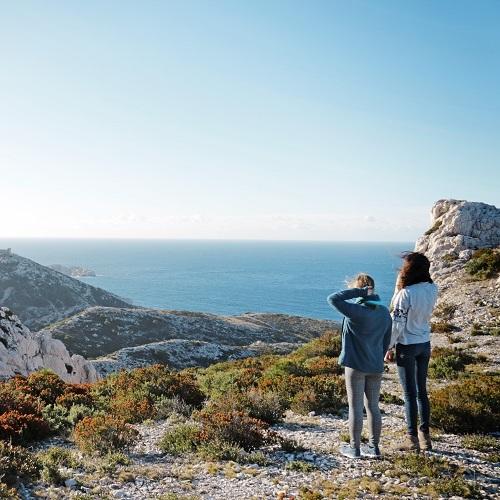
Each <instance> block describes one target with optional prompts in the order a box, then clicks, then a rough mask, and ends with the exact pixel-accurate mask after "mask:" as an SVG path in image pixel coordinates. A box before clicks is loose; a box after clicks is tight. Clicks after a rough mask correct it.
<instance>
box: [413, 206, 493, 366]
mask: <svg viewBox="0 0 500 500" xmlns="http://www.w3.org/2000/svg"><path fill="white" fill-rule="evenodd" d="M499 245H500V210H499V209H498V208H496V207H494V206H492V205H486V204H485V203H475V202H468V201H460V200H440V201H438V202H437V203H436V204H435V205H434V207H433V208H432V212H431V228H430V229H429V230H428V231H427V232H426V234H425V235H423V236H422V237H421V238H419V240H418V241H417V243H416V245H415V250H416V251H419V252H423V253H425V254H426V255H427V257H428V258H429V259H430V261H431V263H432V265H431V275H432V277H433V279H434V280H435V281H436V283H437V284H438V287H439V292H440V293H439V299H438V305H437V307H436V309H435V313H434V321H436V322H441V323H446V324H447V325H448V327H449V328H451V332H450V335H451V338H452V339H453V342H454V343H459V342H460V341H462V342H464V341H466V340H470V337H471V336H473V337H474V343H475V344H477V345H479V347H480V349H482V351H483V352H484V353H485V354H487V355H488V357H490V358H491V360H492V361H493V360H495V359H496V360H497V361H498V358H499V352H498V349H496V348H495V347H494V344H496V342H497V340H496V339H498V337H493V338H492V337H491V335H485V333H487V332H489V331H492V329H495V328H498V327H499V326H500V278H499V277H498V276H492V277H491V278H488V279H477V278H475V277H473V276H471V275H470V274H469V273H468V272H467V269H466V268H467V263H468V262H469V261H470V260H471V259H473V256H474V252H475V251H476V250H479V249H482V248H491V249H493V250H494V251H495V252H500V249H499V248H498V247H499ZM481 333H482V334H481Z"/></svg>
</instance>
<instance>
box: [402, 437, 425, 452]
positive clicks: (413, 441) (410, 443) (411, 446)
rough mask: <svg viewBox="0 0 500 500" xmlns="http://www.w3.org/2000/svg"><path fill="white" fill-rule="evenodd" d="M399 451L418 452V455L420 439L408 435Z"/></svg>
mask: <svg viewBox="0 0 500 500" xmlns="http://www.w3.org/2000/svg"><path fill="white" fill-rule="evenodd" d="M399 451H416V452H417V453H418V452H419V451H420V448H419V441H418V437H417V436H412V435H411V434H407V435H406V438H405V440H404V441H403V443H402V444H401V446H400V447H399Z"/></svg>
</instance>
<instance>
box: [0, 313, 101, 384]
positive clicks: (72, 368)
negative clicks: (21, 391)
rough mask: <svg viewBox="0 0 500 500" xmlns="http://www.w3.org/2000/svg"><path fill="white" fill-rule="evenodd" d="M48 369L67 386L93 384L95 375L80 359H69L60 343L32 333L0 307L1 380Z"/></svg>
mask: <svg viewBox="0 0 500 500" xmlns="http://www.w3.org/2000/svg"><path fill="white" fill-rule="evenodd" d="M41 368H48V369H50V370H52V371H54V372H55V373H57V374H58V375H59V376H60V377H61V378H62V379H63V380H65V381H66V382H74V383H81V382H94V381H95V380H97V372H96V370H95V368H94V366H93V365H91V364H89V363H88V362H87V361H86V360H85V358H83V357H82V356H79V355H73V356H71V355H70V354H69V353H68V350H67V349H66V347H65V346H64V344H63V343H62V342H61V341H60V340H56V339H53V338H52V337H51V336H50V335H49V334H40V333H32V332H31V331H30V330H29V329H28V328H27V327H26V326H24V325H23V324H22V323H21V322H20V320H19V318H18V317H17V316H16V315H15V314H14V313H13V312H12V311H11V310H10V309H7V308H6V307H0V378H1V379H7V378H10V377H13V376H14V375H24V376H25V375H28V374H30V373H31V372H34V371H36V370H40V369H41Z"/></svg>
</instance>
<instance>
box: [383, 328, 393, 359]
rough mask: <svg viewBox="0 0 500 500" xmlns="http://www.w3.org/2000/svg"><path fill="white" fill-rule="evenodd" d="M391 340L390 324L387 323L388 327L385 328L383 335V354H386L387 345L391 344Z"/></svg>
mask: <svg viewBox="0 0 500 500" xmlns="http://www.w3.org/2000/svg"><path fill="white" fill-rule="evenodd" d="M391 338H392V322H391V323H389V326H388V327H387V330H386V331H385V335H384V340H383V342H384V352H387V350H388V349H389V345H390V344H391Z"/></svg>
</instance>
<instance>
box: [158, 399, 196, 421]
mask: <svg viewBox="0 0 500 500" xmlns="http://www.w3.org/2000/svg"><path fill="white" fill-rule="evenodd" d="M154 413H155V416H156V418H158V419H160V420H163V419H166V418H168V417H170V416H171V415H174V414H176V415H181V416H183V417H189V416H190V415H191V413H193V407H192V406H190V405H188V404H187V403H186V402H184V401H183V400H182V399H181V398H179V397H178V396H174V397H173V398H168V397H166V396H159V397H158V398H157V399H156V401H155V403H154Z"/></svg>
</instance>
